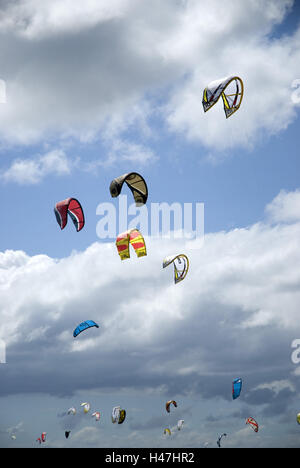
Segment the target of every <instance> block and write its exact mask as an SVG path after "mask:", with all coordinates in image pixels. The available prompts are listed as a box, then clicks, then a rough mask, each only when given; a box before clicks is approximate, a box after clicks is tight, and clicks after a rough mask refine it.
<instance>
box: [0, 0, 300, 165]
mask: <svg viewBox="0 0 300 468" xmlns="http://www.w3.org/2000/svg"><path fill="white" fill-rule="evenodd" d="M71 3H72V7H71V6H70V4H71ZM292 7H293V1H292V0H284V1H282V0H268V1H266V2H264V5H263V7H262V5H261V4H260V3H259V2H253V1H252V0H245V1H244V2H243V4H241V5H240V4H238V3H237V2H236V1H233V0H232V1H228V2H226V4H225V3H224V4H220V2H218V1H216V0H210V1H205V2H198V1H196V0H185V1H178V2H174V1H172V0H165V1H164V2H163V5H162V2H161V1H159V0H154V1H153V2H151V5H150V4H149V3H148V2H140V1H137V0H126V1H124V0H114V1H112V2H109V5H108V4H107V2H106V1H105V0H103V1H99V0H98V1H95V0H88V1H86V2H79V1H72V2H70V1H68V0H65V1H64V2H61V1H60V2H59V1H47V0H45V1H44V2H43V3H42V4H41V3H40V2H37V0H16V1H14V2H2V3H1V10H0V37H1V43H2V48H1V52H0V54H1V55H0V58H1V63H2V64H3V67H2V69H1V74H2V75H3V76H2V78H3V79H5V81H6V84H7V96H8V97H7V103H6V105H5V107H3V108H1V114H0V124H1V125H0V129H1V139H2V142H6V143H10V144H14V143H17V142H18V143H23V144H30V143H33V142H40V141H41V140H42V139H43V138H48V139H51V138H53V137H59V138H60V139H62V140H66V139H67V140H68V141H70V140H72V141H74V139H75V141H84V142H91V141H95V139H103V140H104V141H105V142H110V143H111V144H112V143H113V141H114V138H116V136H117V137H118V138H119V141H122V140H124V141H123V143H124V144H125V145H127V148H128V149H129V150H130V151H126V152H125V158H127V159H130V158H131V159H134V158H135V157H136V153H137V152H136V141H132V140H131V138H133V137H132V136H131V137H128V132H129V131H130V130H132V129H134V132H135V134H136V135H137V134H139V137H140V138H143V139H144V140H145V146H144V147H143V148H142V154H146V159H147V158H148V161H149V159H151V158H149V154H151V153H152V151H151V149H150V148H149V149H147V145H150V144H151V141H150V140H149V135H151V131H154V129H153V128H151V119H153V118H154V117H159V118H160V119H162V122H163V123H164V127H165V129H168V130H169V131H170V132H174V133H176V134H181V135H184V137H185V138H187V139H188V140H193V141H197V142H199V143H200V144H202V145H204V147H206V148H207V149H208V150H212V151H213V150H217V151H226V150H228V149H231V148H233V147H237V146H244V147H247V148H249V147H251V146H252V145H253V144H254V142H257V141H258V140H259V138H260V137H261V136H262V135H264V136H265V135H270V134H273V133H276V132H279V131H281V130H283V129H285V128H287V126H288V125H289V124H290V123H291V122H292V121H293V120H294V119H295V118H296V110H297V103H295V100H293V99H291V95H292V93H293V88H292V83H293V82H294V80H295V79H297V78H299V77H298V68H297V64H298V63H299V59H300V57H299V47H298V43H299V34H300V29H299V28H298V29H297V30H296V31H295V32H293V33H291V35H289V36H288V35H286V36H284V37H279V38H276V37H273V36H272V32H273V31H274V28H275V27H276V25H278V24H281V23H282V22H283V21H284V19H285V18H286V16H287V14H288V13H290V12H291V10H292ZM283 63H284V67H283V66H282V64H283ZM231 74H235V75H239V76H241V77H242V78H243V80H244V84H245V97H244V102H243V104H242V107H241V109H240V110H239V113H238V115H237V114H236V115H235V116H233V117H232V118H231V119H230V124H229V122H228V121H226V119H225V118H224V115H223V109H222V108H221V107H222V106H221V105H220V106H217V107H215V108H214V109H213V110H212V111H211V112H209V113H207V114H205V115H204V113H203V109H202V104H201V100H202V92H203V89H204V88H205V86H207V84H208V83H209V82H210V81H212V80H215V79H218V78H221V77H222V76H226V75H231ZM142 116H143V117H142ZM229 125H230V126H229ZM108 129H109V130H110V135H111V138H110V139H108V140H107V135H108ZM134 138H135V137H134ZM2 144H4V143H2ZM131 149H132V151H131ZM129 153H130V154H129ZM110 158H111V156H110ZM113 159H114V158H113ZM138 159H141V157H139V156H138ZM108 160H111V159H109V158H108Z"/></svg>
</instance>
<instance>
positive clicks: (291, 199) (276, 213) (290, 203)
mask: <svg viewBox="0 0 300 468" xmlns="http://www.w3.org/2000/svg"><path fill="white" fill-rule="evenodd" d="M266 213H267V215H268V216H269V218H270V220H271V221H273V222H274V223H280V222H283V223H289V222H291V223H293V222H295V221H299V220H300V190H296V191H295V192H286V191H285V190H281V192H280V193H279V194H278V195H277V197H276V198H275V199H274V200H273V201H272V203H270V204H268V205H267V206H266Z"/></svg>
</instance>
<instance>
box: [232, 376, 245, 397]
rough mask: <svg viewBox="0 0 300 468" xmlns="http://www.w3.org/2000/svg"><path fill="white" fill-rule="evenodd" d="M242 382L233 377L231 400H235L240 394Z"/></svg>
mask: <svg viewBox="0 0 300 468" xmlns="http://www.w3.org/2000/svg"><path fill="white" fill-rule="evenodd" d="M242 384H243V381H242V379H234V381H233V382H232V398H233V400H236V399H237V398H238V397H239V396H240V394H241V391H242Z"/></svg>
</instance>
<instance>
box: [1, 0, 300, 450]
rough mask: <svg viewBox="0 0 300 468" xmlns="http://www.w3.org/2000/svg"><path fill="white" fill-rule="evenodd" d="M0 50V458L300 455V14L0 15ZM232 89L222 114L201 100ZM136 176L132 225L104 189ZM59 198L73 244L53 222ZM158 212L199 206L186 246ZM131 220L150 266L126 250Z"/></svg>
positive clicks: (166, 2)
mask: <svg viewBox="0 0 300 468" xmlns="http://www.w3.org/2000/svg"><path fill="white" fill-rule="evenodd" d="M0 44H1V45H0V64H1V66H0V80H2V81H0V194H1V200H2V204H1V209H2V217H1V219H2V222H1V235H0V297H1V309H0V319H1V326H0V361H1V357H2V363H1V364H0V382H1V384H0V415H1V416H0V447H38V444H37V442H36V439H37V438H38V437H39V436H40V434H41V433H42V432H43V431H45V432H47V441H46V443H45V444H44V445H43V446H45V447H50V448H51V447H64V448H67V447H71V448H74V447H87V448H92V447H113V448H118V447H120V448H121V447H122V448H123V447H129V448H130V447H183V448H184V447H187V448H188V447H200V448H202V447H208V448H215V447H217V444H216V440H217V438H218V436H219V435H220V434H222V433H224V432H225V433H227V437H226V438H223V440H222V445H223V447H224V448H239V447H249V448H256V447H273V448H274V447H287V448H293V447H299V446H300V432H299V431H300V428H299V425H298V424H297V420H296V417H297V414H298V413H299V412H300V406H299V397H300V367H299V366H300V362H298V359H294V358H293V356H295V355H296V357H298V355H297V348H296V345H294V346H295V347H293V343H295V340H300V326H299V319H298V316H299V307H300V273H299V268H298V265H299V260H300V184H299V173H300V163H299V149H298V147H299V146H298V142H299V111H300V67H299V63H300V4H299V2H298V1H296V2H293V1H292V0H244V1H243V2H240V1H238V0H228V1H227V2H221V1H219V0H210V1H208V0H207V1H206V0H204V1H202V2H199V1H197V0H153V1H152V2H151V4H150V2H148V1H147V0H142V1H141V0H111V1H110V2H106V1H105V0H86V1H85V2H81V1H79V0H72V1H71V0H51V1H50V0H44V1H43V2H39V1H37V0H13V1H11V0H10V1H8V0H0ZM226 76H239V77H241V78H242V80H243V83H244V96H243V100H242V104H241V106H240V108H239V109H238V111H237V112H235V113H234V114H233V115H232V116H231V117H230V118H229V119H226V118H225V114H224V110H223V105H222V103H221V101H219V102H218V103H217V104H216V105H215V106H214V107H213V108H212V109H211V110H209V111H208V112H206V113H204V111H203V106H202V95H203V90H204V88H205V87H206V86H207V85H208V84H209V83H211V82H212V81H214V80H217V79H220V78H222V77H226ZM132 171H136V172H138V173H140V174H142V175H143V177H144V178H145V180H146V182H147V186H148V191H149V196H148V200H147V204H146V207H144V208H143V209H141V210H135V209H134V207H133V206H132V203H133V199H132V195H131V193H130V191H129V190H128V188H127V187H125V186H124V187H123V190H122V196H120V197H119V198H115V199H112V198H111V195H110V191H109V186H110V183H111V181H112V180H113V179H114V178H115V177H118V176H120V175H122V174H125V173H129V172H132ZM68 197H74V198H76V199H78V200H79V201H80V203H81V205H82V207H83V210H84V214H85V220H86V223H85V226H84V229H83V230H82V231H80V232H76V230H75V228H74V225H73V223H72V221H71V219H70V218H69V221H68V224H67V226H66V227H65V229H64V230H61V229H60V227H59V226H58V224H57V221H56V218H55V215H54V211H53V210H54V206H55V205H56V203H57V202H58V201H61V200H64V199H66V198H68ZM124 200H125V201H126V204H127V207H128V210H127V209H125V208H126V207H125V208H124V204H122V203H124ZM158 204H160V205H161V204H165V206H168V207H172V206H174V204H176V206H177V207H180V208H181V210H182V213H183V210H184V207H185V206H189V207H190V208H191V212H192V229H191V232H189V234H190V238H189V239H188V238H187V236H184V235H182V232H179V230H178V229H177V228H178V226H177V224H176V222H175V218H174V219H173V218H172V217H171V222H170V225H169V230H167V232H163V228H162V226H160V228H161V230H160V231H161V232H160V233H159V234H160V235H157V233H154V230H153V229H152V224H151V223H150V220H152V215H153V212H154V210H155V207H157V205H158ZM196 206H202V207H203V211H202V213H203V215H204V216H203V218H201V219H200V221H199V223H200V224H201V228H202V230H203V229H204V235H203V232H202V231H201V235H198V234H199V233H198V231H197V229H196V225H197V219H196ZM124 210H125V211H124ZM145 210H146V211H145ZM108 212H109V213H115V216H116V221H117V222H116V225H115V226H113V227H114V228H115V229H114V230H113V231H114V232H113V233H111V231H109V232H108V225H109V224H105V219H106V218H104V214H105V213H106V214H107V213H108ZM125 212H126V213H125ZM145 213H146V217H148V218H147V219H148V221H149V222H148V229H142V228H145V226H146V225H145V223H144V221H145ZM124 214H126V217H127V223H128V226H126V229H127V227H132V226H131V225H132V224H134V223H136V224H138V223H140V224H139V227H140V228H141V230H142V231H143V234H144V236H145V241H146V246H147V256H145V257H143V258H137V257H136V256H135V254H134V253H133V251H132V252H131V257H130V259H128V260H126V261H121V260H120V258H119V256H118V252H117V249H116V246H115V237H116V235H117V234H118V233H119V232H120V231H119V229H121V225H122V226H123V224H124V222H123V224H122V223H120V222H119V217H120V216H124ZM111 219H112V220H113V221H114V215H113V216H112V218H109V221H108V223H110V222H111ZM122 219H123V218H122ZM162 222H163V221H162ZM99 223H100V224H99ZM103 223H104V226H105V227H106V228H107V236H102V235H100V229H99V226H100V225H101V226H103ZM125 224H126V223H125ZM150 225H151V226H150ZM173 253H174V254H177V253H185V254H186V255H187V256H188V258H189V261H190V269H189V272H188V275H187V277H186V278H185V280H184V281H182V282H181V283H178V284H176V285H175V284H174V281H173V271H172V266H169V267H168V268H166V269H163V268H162V262H163V259H164V258H165V257H166V256H167V255H170V254H173ZM87 319H91V320H95V321H96V322H97V323H98V324H99V329H96V328H92V329H90V330H88V331H86V332H83V333H82V334H81V335H80V336H79V337H77V338H76V339H74V338H73V330H74V328H75V327H76V326H77V325H78V324H79V323H81V322H82V321H84V320H87ZM298 346H299V345H298ZM293 352H294V354H293ZM299 355H300V351H299ZM4 356H5V359H3V357H4ZM3 361H5V362H3ZM237 377H241V378H242V379H243V389H242V393H241V396H240V397H239V398H238V399H237V400H234V401H233V400H232V395H231V392H232V381H233V379H235V378H237ZM170 399H172V400H175V401H177V404H178V406H177V408H174V407H172V408H171V412H170V414H168V413H167V412H166V410H165V403H166V401H167V400H170ZM82 402H89V403H90V404H91V411H90V413H89V414H87V415H86V414H83V412H82V408H81V406H80V405H81V403H82ZM73 406H74V407H76V409H77V414H76V415H75V416H73V415H72V416H70V415H68V414H67V411H68V409H69V408H70V407H73ZM114 406H121V407H122V408H125V409H126V412H127V417H126V420H125V422H124V423H123V424H122V425H116V424H112V422H111V411H112V408H113V407H114ZM93 411H100V413H101V418H100V421H98V422H97V421H95V420H94V419H93V418H92V417H91V414H92V412H93ZM248 417H254V418H255V419H256V420H257V422H258V423H259V432H258V433H255V432H254V431H253V430H252V428H251V427H249V426H247V425H245V421H246V418H248ZM179 419H184V421H185V422H184V427H183V429H182V430H181V431H178V430H177V429H176V425H177V421H178V420H179ZM166 427H169V428H170V429H171V436H165V435H164V429H165V428H166ZM65 430H71V434H70V437H69V439H65V437H64V432H65ZM12 434H14V435H16V439H15V440H13V439H12V438H11V435H12Z"/></svg>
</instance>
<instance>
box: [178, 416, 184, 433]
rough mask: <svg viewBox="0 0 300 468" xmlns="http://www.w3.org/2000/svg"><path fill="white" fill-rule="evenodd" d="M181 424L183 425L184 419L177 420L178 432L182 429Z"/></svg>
mask: <svg viewBox="0 0 300 468" xmlns="http://www.w3.org/2000/svg"><path fill="white" fill-rule="evenodd" d="M183 424H184V419H179V421H178V422H177V429H178V430H179V431H180V430H181V429H182V427H183Z"/></svg>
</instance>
